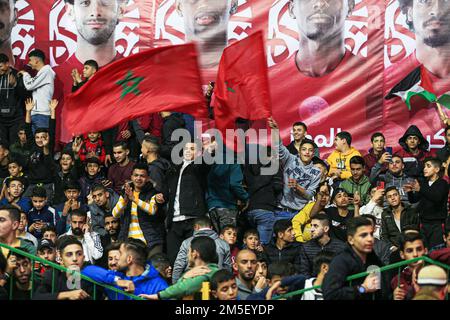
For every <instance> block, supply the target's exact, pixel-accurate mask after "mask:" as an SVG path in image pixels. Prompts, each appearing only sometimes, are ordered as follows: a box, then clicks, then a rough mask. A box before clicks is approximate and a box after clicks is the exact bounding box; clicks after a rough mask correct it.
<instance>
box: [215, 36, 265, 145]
mask: <svg viewBox="0 0 450 320" xmlns="http://www.w3.org/2000/svg"><path fill="white" fill-rule="evenodd" d="M212 105H213V108H214V118H215V122H216V127H217V129H218V130H220V132H221V133H222V135H223V137H225V131H226V129H235V123H236V120H237V119H246V120H260V119H267V118H268V117H270V116H271V114H272V111H271V110H272V108H271V104H270V93H269V80H268V75H267V62H266V56H265V52H264V40H263V35H262V31H258V32H255V33H253V34H252V35H250V36H248V37H247V38H245V39H243V40H241V41H238V42H235V43H233V44H232V45H230V46H228V47H227V48H225V50H224V51H223V54H222V58H221V60H220V64H219V70H218V74H217V80H216V84H215V88H214V99H213V101H212ZM227 145H228V146H229V144H228V143H227Z"/></svg>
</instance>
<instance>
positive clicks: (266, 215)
mask: <svg viewBox="0 0 450 320" xmlns="http://www.w3.org/2000/svg"><path fill="white" fill-rule="evenodd" d="M269 150H270V149H269ZM261 160H264V161H259V163H257V164H247V165H245V167H244V178H245V181H246V184H247V187H248V193H249V196H250V201H249V206H248V208H247V209H248V211H247V219H248V220H249V222H250V225H251V226H252V227H254V228H256V229H257V230H258V232H259V237H260V241H261V243H262V244H263V245H267V244H268V243H269V242H270V240H271V238H272V233H273V224H274V222H275V211H278V210H279V209H277V203H278V196H279V195H280V194H281V193H282V192H283V171H282V170H281V167H280V168H278V172H277V173H276V174H272V175H268V174H265V175H263V174H261V170H262V169H263V168H265V167H269V166H270V163H269V161H268V160H269V157H265V159H261ZM263 163H265V164H263Z"/></svg>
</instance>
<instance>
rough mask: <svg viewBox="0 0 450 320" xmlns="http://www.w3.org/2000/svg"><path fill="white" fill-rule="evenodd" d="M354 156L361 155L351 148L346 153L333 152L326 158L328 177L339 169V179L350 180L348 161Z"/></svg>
mask: <svg viewBox="0 0 450 320" xmlns="http://www.w3.org/2000/svg"><path fill="white" fill-rule="evenodd" d="M354 156H361V153H359V151H358V150H356V149H355V148H353V147H350V149H349V150H348V151H347V152H346V153H342V152H339V151H336V150H334V151H333V152H332V153H331V154H330V155H329V156H328V158H327V163H328V165H329V166H330V171H329V175H330V176H331V175H332V173H333V171H336V170H338V169H340V170H342V172H341V175H340V176H339V178H341V179H343V180H345V179H348V178H350V177H351V176H352V174H351V172H350V159H351V158H352V157H354Z"/></svg>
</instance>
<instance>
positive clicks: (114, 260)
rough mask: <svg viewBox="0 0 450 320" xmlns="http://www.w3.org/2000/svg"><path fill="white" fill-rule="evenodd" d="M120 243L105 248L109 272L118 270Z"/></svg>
mask: <svg viewBox="0 0 450 320" xmlns="http://www.w3.org/2000/svg"><path fill="white" fill-rule="evenodd" d="M120 246H121V244H120V243H111V244H110V245H109V246H107V247H106V248H105V254H104V256H106V257H107V258H108V262H107V266H108V270H118V269H119V260H120Z"/></svg>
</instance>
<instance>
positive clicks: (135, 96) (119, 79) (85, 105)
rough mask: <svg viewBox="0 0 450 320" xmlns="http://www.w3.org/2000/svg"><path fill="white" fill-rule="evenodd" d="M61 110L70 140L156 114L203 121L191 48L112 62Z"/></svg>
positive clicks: (204, 111) (168, 48)
mask: <svg viewBox="0 0 450 320" xmlns="http://www.w3.org/2000/svg"><path fill="white" fill-rule="evenodd" d="M64 108H66V110H65V111H66V117H65V126H66V127H67V129H68V130H69V132H70V133H72V134H83V133H86V132H88V131H101V130H105V129H108V128H111V127H113V126H115V125H117V124H118V123H120V122H121V121H126V120H131V119H134V118H136V117H139V116H142V115H146V114H149V113H154V112H160V111H179V112H183V113H189V114H191V115H192V116H194V117H207V116H208V110H207V108H206V102H205V99H204V96H203V92H202V87H201V79H200V72H199V70H198V64H197V52H196V49H195V45H194V44H184V45H177V46H166V47H160V48H155V49H150V50H146V51H143V52H140V53H137V54H134V55H131V56H129V57H127V58H124V59H121V60H118V61H116V62H113V63H111V64H109V65H108V66H106V67H104V68H102V69H101V70H99V71H98V72H97V73H96V74H95V75H94V76H93V77H92V78H91V79H90V80H89V81H88V82H87V83H86V84H85V85H84V86H82V87H81V88H80V89H79V90H78V91H76V92H75V93H73V94H70V95H68V96H67V98H66V101H65V103H64Z"/></svg>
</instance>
